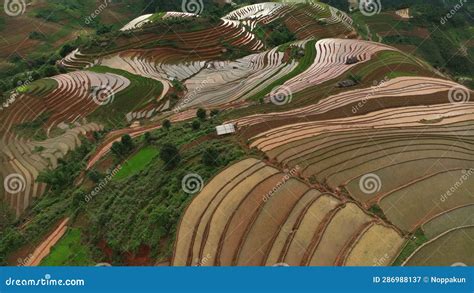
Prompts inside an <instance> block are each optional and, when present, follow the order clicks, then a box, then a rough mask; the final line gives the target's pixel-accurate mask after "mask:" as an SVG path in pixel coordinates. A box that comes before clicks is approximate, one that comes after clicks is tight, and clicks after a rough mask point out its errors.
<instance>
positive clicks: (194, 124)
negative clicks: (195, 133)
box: [191, 120, 201, 130]
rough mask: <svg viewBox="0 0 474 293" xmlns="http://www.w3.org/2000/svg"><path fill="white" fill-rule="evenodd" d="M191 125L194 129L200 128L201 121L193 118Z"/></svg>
mask: <svg viewBox="0 0 474 293" xmlns="http://www.w3.org/2000/svg"><path fill="white" fill-rule="evenodd" d="M191 126H192V127H193V129H194V130H198V129H199V128H201V123H199V121H197V120H194V121H193V123H192V124H191Z"/></svg>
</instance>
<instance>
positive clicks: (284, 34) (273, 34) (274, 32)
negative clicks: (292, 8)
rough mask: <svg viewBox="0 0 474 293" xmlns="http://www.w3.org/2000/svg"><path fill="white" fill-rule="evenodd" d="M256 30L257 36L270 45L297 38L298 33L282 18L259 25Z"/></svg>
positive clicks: (274, 45) (277, 44)
mask: <svg viewBox="0 0 474 293" xmlns="http://www.w3.org/2000/svg"><path fill="white" fill-rule="evenodd" d="M254 30H255V33H256V35H257V37H258V38H259V39H260V40H262V41H263V42H264V43H265V44H266V45H267V46H270V47H276V46H279V45H282V44H286V43H289V42H292V41H295V40H296V35H295V34H294V33H292V32H291V31H290V30H289V29H288V27H287V26H286V25H285V23H284V22H283V21H282V20H280V19H277V20H275V21H272V22H270V23H269V24H266V25H257V26H256V27H255V29H254Z"/></svg>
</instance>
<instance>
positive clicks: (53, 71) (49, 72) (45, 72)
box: [40, 64, 59, 77]
mask: <svg viewBox="0 0 474 293" xmlns="http://www.w3.org/2000/svg"><path fill="white" fill-rule="evenodd" d="M40 71H41V75H42V76H43V77H50V76H54V75H57V74H59V71H58V69H57V68H56V66H53V65H49V64H48V65H43V66H42V67H41V69H40Z"/></svg>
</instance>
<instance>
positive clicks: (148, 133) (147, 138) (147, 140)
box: [143, 131, 152, 144]
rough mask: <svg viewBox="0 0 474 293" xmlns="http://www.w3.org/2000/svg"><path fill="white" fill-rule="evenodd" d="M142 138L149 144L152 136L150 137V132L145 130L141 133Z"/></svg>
mask: <svg viewBox="0 0 474 293" xmlns="http://www.w3.org/2000/svg"><path fill="white" fill-rule="evenodd" d="M143 140H144V141H145V143H147V144H149V143H151V141H152V137H151V133H150V132H148V131H147V132H145V134H144V135H143Z"/></svg>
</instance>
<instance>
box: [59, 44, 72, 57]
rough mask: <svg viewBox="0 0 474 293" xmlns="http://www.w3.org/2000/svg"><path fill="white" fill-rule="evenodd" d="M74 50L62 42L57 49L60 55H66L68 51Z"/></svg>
mask: <svg viewBox="0 0 474 293" xmlns="http://www.w3.org/2000/svg"><path fill="white" fill-rule="evenodd" d="M73 50H74V47H73V46H71V45H70V44H64V45H63V46H62V47H61V49H59V55H61V57H66V56H67V55H68V54H69V53H71V52H72V51H73Z"/></svg>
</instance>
